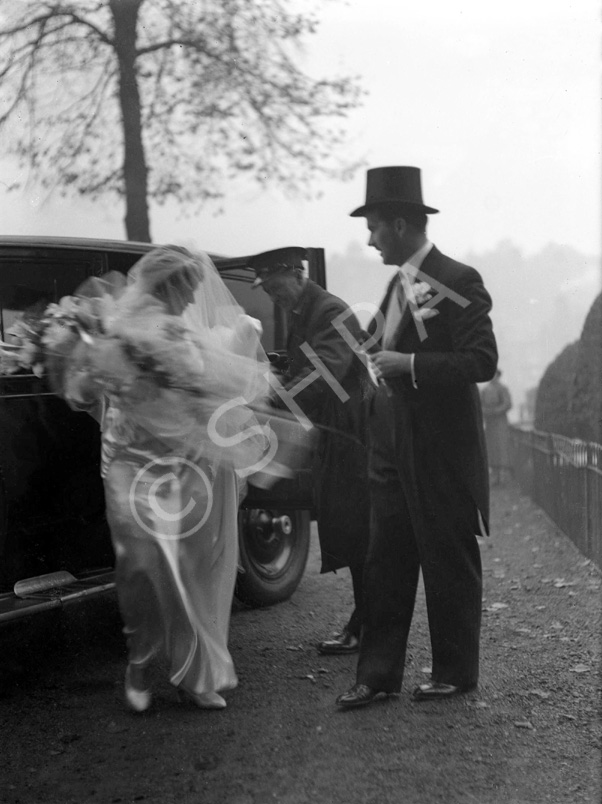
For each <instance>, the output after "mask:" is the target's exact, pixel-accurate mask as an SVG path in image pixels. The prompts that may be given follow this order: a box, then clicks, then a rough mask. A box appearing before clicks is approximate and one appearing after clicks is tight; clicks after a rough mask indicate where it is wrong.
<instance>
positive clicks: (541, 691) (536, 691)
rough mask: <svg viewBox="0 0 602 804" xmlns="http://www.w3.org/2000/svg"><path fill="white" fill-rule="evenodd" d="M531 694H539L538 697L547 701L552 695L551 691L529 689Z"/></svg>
mask: <svg viewBox="0 0 602 804" xmlns="http://www.w3.org/2000/svg"><path fill="white" fill-rule="evenodd" d="M529 695H537V697H538V698H541V699H542V700H544V701H545V699H546V698H549V697H550V695H551V693H550V692H544V691H543V690H529Z"/></svg>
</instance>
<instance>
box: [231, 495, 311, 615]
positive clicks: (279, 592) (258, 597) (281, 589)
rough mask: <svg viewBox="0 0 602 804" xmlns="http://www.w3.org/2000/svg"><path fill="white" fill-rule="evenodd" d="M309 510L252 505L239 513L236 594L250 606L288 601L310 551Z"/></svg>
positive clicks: (301, 574) (303, 569) (297, 583)
mask: <svg viewBox="0 0 602 804" xmlns="http://www.w3.org/2000/svg"><path fill="white" fill-rule="evenodd" d="M310 524H311V520H310V516H309V512H308V511H268V510H265V509H258V508H253V509H250V510H243V511H241V512H240V515H239V545H240V567H241V570H240V571H239V573H238V579H237V582H236V597H237V598H238V599H239V600H240V601H242V602H243V603H246V604H248V605H250V606H269V605H271V604H272V603H279V602H281V601H282V600H287V599H288V598H289V597H290V596H291V595H292V594H293V592H294V591H295V589H296V588H297V586H298V585H299V581H300V580H301V577H302V576H303V572H304V571H305V565H306V564H307V555H308V552H309V531H310Z"/></svg>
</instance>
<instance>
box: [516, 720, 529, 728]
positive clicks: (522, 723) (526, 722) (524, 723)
mask: <svg viewBox="0 0 602 804" xmlns="http://www.w3.org/2000/svg"><path fill="white" fill-rule="evenodd" d="M514 725H515V726H516V728H517V729H532V728H533V724H532V723H531V721H530V720H515V721H514Z"/></svg>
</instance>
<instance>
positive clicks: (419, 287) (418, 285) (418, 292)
mask: <svg viewBox="0 0 602 804" xmlns="http://www.w3.org/2000/svg"><path fill="white" fill-rule="evenodd" d="M411 287H412V293H413V294H414V301H415V302H416V304H418V305H421V304H425V302H427V301H428V300H429V299H432V298H433V289H432V287H431V286H430V285H429V283H428V282H414V284H413V285H412V286H411Z"/></svg>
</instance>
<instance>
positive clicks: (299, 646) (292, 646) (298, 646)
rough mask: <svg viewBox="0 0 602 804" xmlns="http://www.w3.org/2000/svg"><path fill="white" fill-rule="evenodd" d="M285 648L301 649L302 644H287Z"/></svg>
mask: <svg viewBox="0 0 602 804" xmlns="http://www.w3.org/2000/svg"><path fill="white" fill-rule="evenodd" d="M286 649H287V650H303V645H287V646H286Z"/></svg>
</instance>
